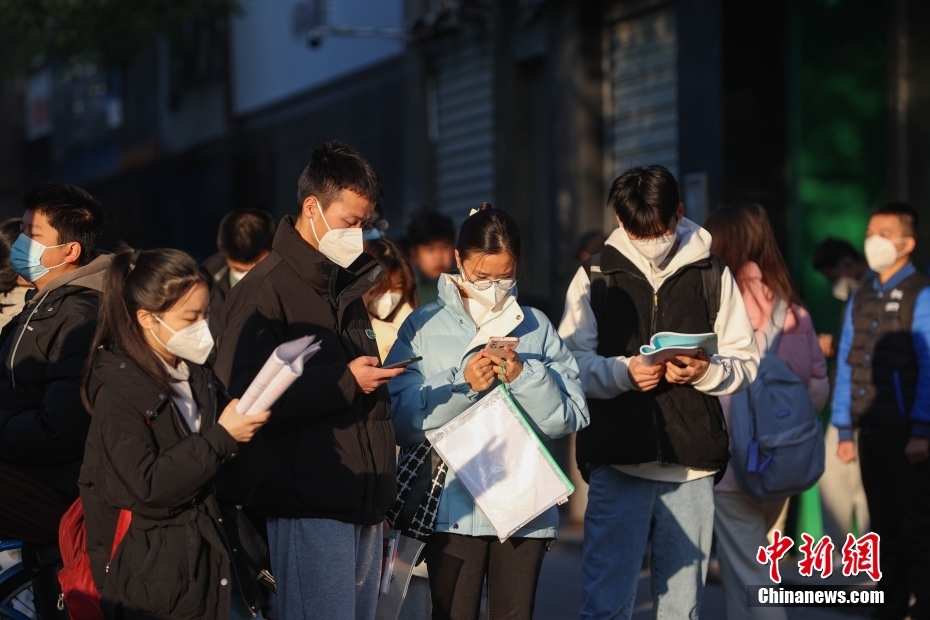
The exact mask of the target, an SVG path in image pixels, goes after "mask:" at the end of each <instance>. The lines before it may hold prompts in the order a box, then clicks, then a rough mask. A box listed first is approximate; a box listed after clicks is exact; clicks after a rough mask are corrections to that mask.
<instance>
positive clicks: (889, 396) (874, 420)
mask: <svg viewBox="0 0 930 620" xmlns="http://www.w3.org/2000/svg"><path fill="white" fill-rule="evenodd" d="M916 236H917V212H916V211H915V210H914V208H913V207H910V206H909V205H906V204H903V203H900V202H893V203H889V204H886V205H882V206H880V207H877V208H876V209H874V210H873V211H872V217H871V218H870V219H869V226H868V229H867V230H866V240H865V257H866V260H867V261H868V263H869V267H870V268H871V269H872V270H873V271H875V272H876V273H877V274H878V276H877V277H876V278H873V279H872V280H871V281H870V282H869V283H868V284H866V285H864V286H863V287H862V288H860V289H859V290H858V291H857V292H856V293H855V294H854V295H853V296H852V297H851V298H850V300H849V304H848V305H847V307H846V318H845V321H844V325H843V333H842V335H841V337H840V350H839V355H838V358H837V375H836V391H835V393H834V398H833V424H834V425H835V426H836V427H837V429H838V430H839V437H840V443H839V448H838V449H837V455H838V456H839V458H840V459H841V460H842V461H844V462H845V463H851V462H853V461H854V460H855V459H856V436H855V429H858V431H859V435H858V443H859V445H858V448H859V458H861V459H862V463H861V469H862V482H863V486H864V487H865V493H866V497H867V498H868V502H869V513H870V515H871V519H872V528H873V530H874V531H875V533H876V534H878V535H879V536H880V537H881V545H880V557H879V558H876V559H877V560H879V561H880V562H881V570H882V574H883V577H882V580H881V587H882V589H883V590H884V591H885V592H886V599H885V600H886V602H889V601H890V602H891V604H890V605H888V606H887V607H885V608H882V609H881V610H880V612H879V614H880V615H879V616H878V617H880V618H895V619H900V618H904V617H905V616H907V615H908V601H909V599H910V594H911V593H912V592H913V593H914V595H915V596H916V600H917V602H916V605H915V606H914V607H913V608H912V609H911V610H910V615H911V617H912V618H930V530H928V529H927V527H926V524H927V520H928V518H930V516H928V515H930V460H928V458H927V457H928V456H930V278H927V277H926V276H924V275H923V274H921V273H919V272H918V271H917V270H916V269H915V268H914V265H913V263H911V254H913V252H914V248H915V247H916V244H917V242H916Z"/></svg>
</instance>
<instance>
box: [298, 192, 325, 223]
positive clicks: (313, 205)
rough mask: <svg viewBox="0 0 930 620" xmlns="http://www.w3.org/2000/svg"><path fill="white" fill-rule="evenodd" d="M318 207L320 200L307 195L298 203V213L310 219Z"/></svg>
mask: <svg viewBox="0 0 930 620" xmlns="http://www.w3.org/2000/svg"><path fill="white" fill-rule="evenodd" d="M319 208H320V201H319V200H318V199H317V197H316V196H307V197H306V198H304V201H303V203H302V204H301V205H300V214H301V215H303V216H304V217H305V218H307V219H308V220H309V219H312V218H313V214H314V213H315V212H316V210H317V209H319Z"/></svg>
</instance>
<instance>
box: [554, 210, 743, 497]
mask: <svg viewBox="0 0 930 620" xmlns="http://www.w3.org/2000/svg"><path fill="white" fill-rule="evenodd" d="M607 244H608V245H611V246H613V247H614V248H616V249H617V250H619V251H620V252H621V253H622V254H623V255H624V256H625V257H626V258H628V259H629V260H630V261H632V263H633V264H634V265H636V267H637V268H639V270H640V271H641V272H642V273H643V275H645V276H646V278H647V279H648V280H649V281H650V282H652V288H653V290H654V291H658V290H659V288H660V287H661V286H662V283H663V282H665V281H666V280H667V279H668V278H669V277H671V276H672V275H674V274H675V273H676V272H677V271H678V270H679V269H681V268H682V267H684V266H686V265H689V264H691V263H694V262H697V261H700V260H704V259H706V258H707V257H708V256H710V246H711V236H710V233H709V232H707V231H706V230H704V229H703V228H701V227H700V226H698V225H697V224H695V223H694V222H692V221H691V220H688V219H687V218H683V219H682V220H681V222H679V223H678V249H677V250H676V251H675V254H674V255H672V257H671V259H670V260H668V262H667V264H665V265H664V266H663V267H662V269H661V270H658V271H656V270H655V269H653V267H652V264H651V263H650V262H649V261H648V260H646V258H645V257H643V255H642V254H640V253H639V251H638V250H637V249H636V248H635V247H634V246H633V244H632V243H630V238H629V237H628V236H627V234H626V232H625V231H624V230H623V229H622V228H618V229H616V230H615V231H614V232H613V233H611V235H610V237H608V238H607ZM714 331H715V332H716V333H717V339H718V342H717V347H718V354H717V355H714V356H713V357H712V358H711V360H710V367H709V368H708V370H707V373H706V374H705V375H704V376H703V377H701V379H700V380H699V381H697V382H696V383H695V384H694V388H695V389H696V390H699V391H701V392H704V393H705V394H709V395H710V396H723V395H725V394H733V393H734V392H738V391H739V390H742V389H746V388H747V387H749V384H750V383H752V381H753V380H754V379H755V378H756V373H757V372H758V370H759V349H758V347H757V346H756V340H755V335H754V332H753V329H752V324H751V323H750V322H749V315H748V314H747V312H746V306H745V304H744V303H743V297H742V295H741V294H740V291H739V288H738V287H737V286H736V282H735V280H734V279H733V276H732V274H731V273H730V270H729V269H724V270H723V276H722V278H721V283H720V311H719V313H718V314H717V321H716V323H715V324H714ZM559 336H561V337H562V339H563V340H564V341H565V344H566V345H568V348H569V349H570V350H571V352H572V353H573V354H574V356H575V359H576V360H577V362H578V368H579V370H580V372H581V382H582V385H583V386H584V391H585V396H587V397H588V398H598V399H605V400H606V399H610V398H614V397H616V396H619V395H620V394H623V393H624V392H628V391H630V390H632V389H635V388H634V387H633V384H632V382H631V381H630V376H629V374H628V372H627V366H628V364H629V361H630V359H631V358H628V357H623V356H616V357H603V356H601V355H598V354H597V344H598V342H597V320H596V319H595V317H594V311H593V310H592V309H591V280H590V279H589V278H588V274H587V272H586V271H585V270H584V268H580V269H579V270H578V273H576V274H575V277H574V279H573V280H572V283H571V284H570V285H569V287H568V294H567V296H566V300H565V312H564V314H563V316H562V322H561V324H560V325H559ZM617 415H623V412H622V411H618V412H617ZM618 469H620V470H621V471H623V472H625V473H628V474H630V475H635V476H638V477H641V478H648V479H650V480H661V481H665V482H685V481H688V480H694V479H696V478H701V477H703V476H708V475H710V474H712V473H714V472H713V471H706V470H694V469H691V468H687V467H684V466H682V465H675V464H668V463H658V462H655V463H645V464H642V465H624V466H618Z"/></svg>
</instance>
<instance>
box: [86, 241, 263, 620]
mask: <svg viewBox="0 0 930 620" xmlns="http://www.w3.org/2000/svg"><path fill="white" fill-rule="evenodd" d="M208 309H209V288H208V282H207V280H206V278H205V276H203V275H202V274H201V273H200V271H199V270H198V268H197V265H196V263H195V262H194V260H193V259H192V258H191V257H190V256H188V255H187V254H185V253H183V252H180V251H178V250H150V251H146V252H140V251H135V252H132V251H127V252H123V253H121V254H118V255H117V256H116V257H115V258H114V260H113V263H112V265H111V267H110V269H109V272H108V275H107V287H106V291H105V292H104V298H103V302H102V309H101V321H100V323H99V324H98V327H97V334H96V338H95V342H94V349H93V352H94V353H93V355H92V356H91V358H90V360H88V364H87V369H86V371H85V376H84V385H83V390H82V395H83V396H84V399H85V405H86V406H87V408H88V410H89V411H91V412H92V416H93V417H92V421H91V426H90V433H89V435H88V438H87V445H86V450H85V456H84V465H83V468H82V470H81V477H80V481H79V486H80V491H81V500H82V502H83V505H84V515H85V524H86V529H87V553H88V555H89V556H90V560H91V569H92V572H93V575H94V581H95V583H96V584H97V588H98V589H99V590H100V594H101V597H102V600H101V606H102V608H103V610H104V613H105V614H106V616H107V617H108V618H146V619H149V618H190V619H194V618H197V619H200V618H209V619H212V618H218V619H224V620H225V619H226V618H230V617H249V616H254V615H255V614H256V613H257V610H258V609H259V608H260V604H261V593H260V588H259V582H258V579H259V575H260V573H261V571H262V569H263V568H264V567H265V566H266V565H267V564H266V555H267V549H266V547H265V545H264V543H263V542H262V539H261V537H260V536H259V535H258V534H257V533H256V532H255V530H254V529H252V527H251V525H250V524H249V522H248V520H247V519H246V518H244V517H242V518H240V515H239V510H238V508H237V506H241V505H242V504H245V503H247V502H248V497H249V495H250V494H251V490H252V487H253V485H254V483H255V481H257V479H258V477H259V476H260V475H261V473H262V471H261V469H262V468H261V450H260V446H258V445H257V443H252V444H248V443H247V442H249V441H250V440H251V439H252V437H253V436H254V434H255V433H256V432H257V431H258V429H259V428H260V427H261V426H262V425H263V424H264V422H265V421H266V420H267V419H268V415H269V414H268V413H267V412H266V413H265V414H262V415H258V416H243V415H240V414H239V413H237V412H236V411H235V404H236V402H238V401H233V402H230V403H228V404H226V402H227V400H228V399H225V398H223V396H222V395H218V394H217V389H216V382H215V380H214V378H213V372H212V370H210V369H209V368H208V367H204V366H201V364H202V363H203V361H204V359H205V358H206V356H207V354H208V353H209V352H210V349H211V348H212V345H213V340H212V337H211V336H210V332H209V329H208V328H207V324H206V320H205V319H206V315H207V313H208ZM221 405H225V408H224V409H222V414H221V415H219V417H218V418H217V412H218V411H220V406H221ZM121 509H125V510H129V511H131V513H132V520H131V524H130V527H129V530H128V533H127V534H126V536H125V538H124V539H123V540H122V542H120V543H119V545H118V546H117V548H116V549H115V552H113V550H112V549H111V547H112V545H113V539H114V532H115V531H116V523H117V520H118V517H119V513H120V510H121ZM111 552H112V554H111ZM111 558H112V559H111Z"/></svg>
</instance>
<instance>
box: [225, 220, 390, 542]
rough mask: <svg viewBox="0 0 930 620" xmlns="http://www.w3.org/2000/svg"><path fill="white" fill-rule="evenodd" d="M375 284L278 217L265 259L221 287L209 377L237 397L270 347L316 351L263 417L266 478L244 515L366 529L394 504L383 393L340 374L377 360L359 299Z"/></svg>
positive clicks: (361, 263) (374, 273)
mask: <svg viewBox="0 0 930 620" xmlns="http://www.w3.org/2000/svg"><path fill="white" fill-rule="evenodd" d="M383 275H384V269H383V268H382V267H381V266H380V265H379V264H378V263H377V262H376V261H375V259H374V258H372V257H371V256H369V255H368V254H362V255H361V256H359V258H358V259H357V260H356V261H355V262H354V263H352V264H351V265H349V268H348V269H343V268H341V267H339V266H338V265H337V264H335V263H334V262H332V261H330V260H329V259H327V258H326V257H325V256H324V255H323V254H321V253H320V252H319V251H317V250H316V249H314V248H313V247H312V246H311V245H310V244H309V243H307V242H306V241H304V239H303V238H302V237H301V236H300V233H298V232H297V230H296V229H295V228H294V218H293V217H292V216H287V217H285V218H284V220H283V221H282V222H281V223H280V224H279V225H278V231H277V233H276V234H275V238H274V246H273V249H272V251H271V254H269V255H268V257H267V258H265V259H264V260H262V262H260V263H259V264H258V265H256V266H255V267H254V268H253V269H252V270H251V271H249V273H247V274H246V276H245V277H244V278H243V279H242V280H241V281H240V282H239V283H238V284H236V286H234V287H233V288H232V290H231V291H230V293H229V298H228V299H227V300H226V309H225V310H224V312H223V319H222V321H221V325H220V337H219V344H218V347H219V353H218V355H217V358H216V366H215V368H216V376H217V378H219V380H220V382H221V383H222V384H223V385H224V386H226V388H227V390H228V392H229V394H231V395H232V396H239V395H241V394H242V393H243V392H245V390H246V388H247V387H248V386H249V384H250V383H251V382H252V379H254V378H255V375H257V374H258V371H259V370H260V369H261V367H262V365H263V364H264V363H265V360H266V359H268V356H269V355H270V354H271V353H272V351H274V349H275V347H277V346H278V345H280V344H282V343H284V342H287V341H289V340H293V339H295V338H300V337H301V336H309V335H313V336H316V337H317V338H319V341H320V344H321V347H322V348H321V349H320V351H319V352H318V353H317V354H316V355H314V356H313V357H312V358H310V360H309V361H308V362H307V365H306V367H305V368H304V372H303V375H302V376H301V377H300V378H299V379H297V381H296V382H295V383H294V385H292V386H291V387H290V388H289V389H288V391H287V392H286V393H285V394H284V395H283V396H282V397H281V398H280V399H279V400H278V402H277V403H275V405H274V406H273V407H272V412H273V413H272V415H271V419H270V420H269V421H268V424H267V426H265V427H264V428H262V430H261V431H260V432H259V434H260V435H261V436H262V438H263V439H264V441H265V444H266V445H267V447H268V469H267V471H266V472H265V477H264V478H263V479H262V482H261V484H260V485H259V486H258V488H257V489H256V491H255V497H254V500H253V502H252V506H253V507H254V508H255V510H256V512H257V513H258V514H260V515H261V516H264V517H278V518H285V519H333V520H335V521H342V522H343V523H354V524H358V525H377V524H379V523H381V522H382V521H383V520H384V513H385V512H386V511H387V509H388V508H389V507H390V506H391V503H392V502H393V501H394V495H395V493H396V490H397V485H396V475H397V472H396V461H397V459H396V456H395V453H394V425H393V424H392V423H391V395H390V394H389V393H388V389H387V386H381V387H380V388H378V389H377V390H375V391H374V392H372V393H371V394H363V393H362V392H360V391H359V390H358V389H357V387H356V385H355V377H354V376H353V375H352V372H351V371H350V370H349V367H348V364H349V362H351V361H352V360H354V359H355V358H357V357H359V356H363V355H364V356H372V357H378V344H377V342H376V341H375V332H374V331H372V329H371V321H370V320H369V319H368V311H367V310H366V309H365V303H364V302H363V301H362V295H364V294H365V293H366V292H367V291H368V290H370V289H371V287H373V286H374V285H375V283H376V282H377V281H378V279H379V278H381V277H382V276H383Z"/></svg>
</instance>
